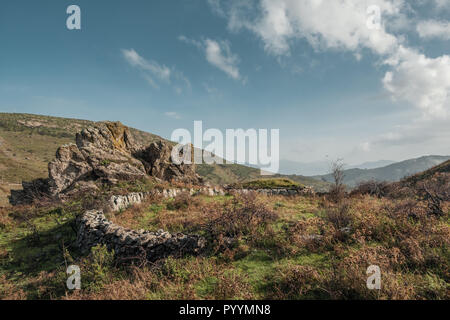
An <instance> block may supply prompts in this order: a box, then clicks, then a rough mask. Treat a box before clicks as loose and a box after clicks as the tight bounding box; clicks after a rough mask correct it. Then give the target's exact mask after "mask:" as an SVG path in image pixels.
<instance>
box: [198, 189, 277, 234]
mask: <svg viewBox="0 0 450 320" xmlns="http://www.w3.org/2000/svg"><path fill="white" fill-rule="evenodd" d="M276 219H277V214H276V213H275V212H273V211H272V210H270V209H269V208H268V207H267V206H266V204H264V203H263V202H261V201H258V198H257V195H256V193H254V192H251V193H248V194H245V195H236V196H235V197H234V198H233V200H231V201H228V202H226V203H225V204H224V205H223V206H219V207H216V211H215V212H213V213H212V214H210V216H209V221H208V222H207V223H206V226H205V229H206V230H207V232H208V234H209V236H210V237H211V238H212V239H214V240H216V239H223V238H224V237H227V238H240V237H243V236H247V237H249V240H253V241H258V239H259V240H261V236H263V235H264V234H265V233H266V232H270V223H271V222H273V221H275V220H276Z"/></svg>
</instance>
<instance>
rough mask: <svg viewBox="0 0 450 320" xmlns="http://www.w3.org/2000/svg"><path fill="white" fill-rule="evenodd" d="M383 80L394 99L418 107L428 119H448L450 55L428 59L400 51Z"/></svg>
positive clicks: (449, 108)
mask: <svg viewBox="0 0 450 320" xmlns="http://www.w3.org/2000/svg"><path fill="white" fill-rule="evenodd" d="M388 63H390V64H392V65H393V69H392V70H391V71H388V72H387V73H386V75H385V77H384V79H383V84H384V87H385V88H386V89H387V90H388V91H389V92H390V93H391V94H392V96H393V98H394V99H397V100H405V101H408V102H410V103H411V104H413V105H416V106H418V107H419V108H420V109H421V110H423V112H424V114H425V115H427V116H431V117H435V118H439V117H440V118H445V117H446V116H447V115H448V114H449V111H450V56H448V55H444V56H441V57H438V58H434V59H433V58H427V57H426V56H425V55H423V54H420V53H417V52H416V51H414V50H412V49H407V48H400V49H399V52H398V54H397V56H396V57H395V58H394V59H391V61H389V62H388Z"/></svg>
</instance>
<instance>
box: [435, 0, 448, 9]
mask: <svg viewBox="0 0 450 320" xmlns="http://www.w3.org/2000/svg"><path fill="white" fill-rule="evenodd" d="M434 2H435V4H436V7H437V8H439V9H443V8H449V7H450V0H434Z"/></svg>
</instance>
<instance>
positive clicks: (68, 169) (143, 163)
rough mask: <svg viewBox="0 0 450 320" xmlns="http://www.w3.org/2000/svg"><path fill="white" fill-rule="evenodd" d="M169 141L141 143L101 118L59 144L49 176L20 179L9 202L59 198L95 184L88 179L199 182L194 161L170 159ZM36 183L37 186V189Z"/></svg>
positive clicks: (122, 127)
mask: <svg viewBox="0 0 450 320" xmlns="http://www.w3.org/2000/svg"><path fill="white" fill-rule="evenodd" d="M171 150H172V145H171V144H170V143H169V142H165V141H159V142H157V143H152V144H151V145H150V146H148V147H144V146H142V145H140V144H138V143H136V142H135V141H134V139H133V136H132V134H131V133H130V131H129V129H128V128H127V127H126V126H124V125H123V124H121V123H120V122H101V123H97V124H96V126H93V127H89V128H85V129H83V130H82V131H81V132H79V133H77V135H76V143H75V144H68V145H63V146H61V147H60V148H59V149H58V150H57V152H56V157H55V159H54V160H53V161H51V162H50V163H49V165H48V172H49V177H48V179H46V180H40V181H36V182H33V183H23V189H24V190H23V191H18V192H15V193H14V195H13V196H11V198H10V202H11V203H12V204H18V203H25V202H29V201H30V200H32V199H33V198H36V197H37V196H38V195H46V196H48V197H52V198H62V197H63V196H64V194H65V193H68V192H71V191H73V190H74V189H76V188H78V187H80V186H82V187H83V188H84V189H83V190H84V191H87V190H86V187H92V188H95V186H94V185H93V184H92V183H91V182H95V181H102V182H107V183H116V182H117V181H120V180H122V181H123V180H129V181H130V180H136V179H141V178H145V177H148V176H153V177H155V178H157V179H161V180H166V181H172V180H175V181H182V182H189V183H193V184H196V183H200V182H201V179H200V178H199V176H198V175H197V174H196V173H195V166H194V164H185V163H182V164H175V163H173V162H172V161H171ZM37 187H38V190H37Z"/></svg>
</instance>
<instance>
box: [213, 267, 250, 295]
mask: <svg viewBox="0 0 450 320" xmlns="http://www.w3.org/2000/svg"><path fill="white" fill-rule="evenodd" d="M211 298H212V299H218V300H228V299H244V300H249V299H253V298H254V295H253V292H252V288H251V286H250V284H249V283H248V276H245V275H243V274H241V273H239V272H236V271H234V270H224V271H221V272H220V273H219V274H218V275H217V283H216V285H215V287H214V290H213V293H212V296H211Z"/></svg>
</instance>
